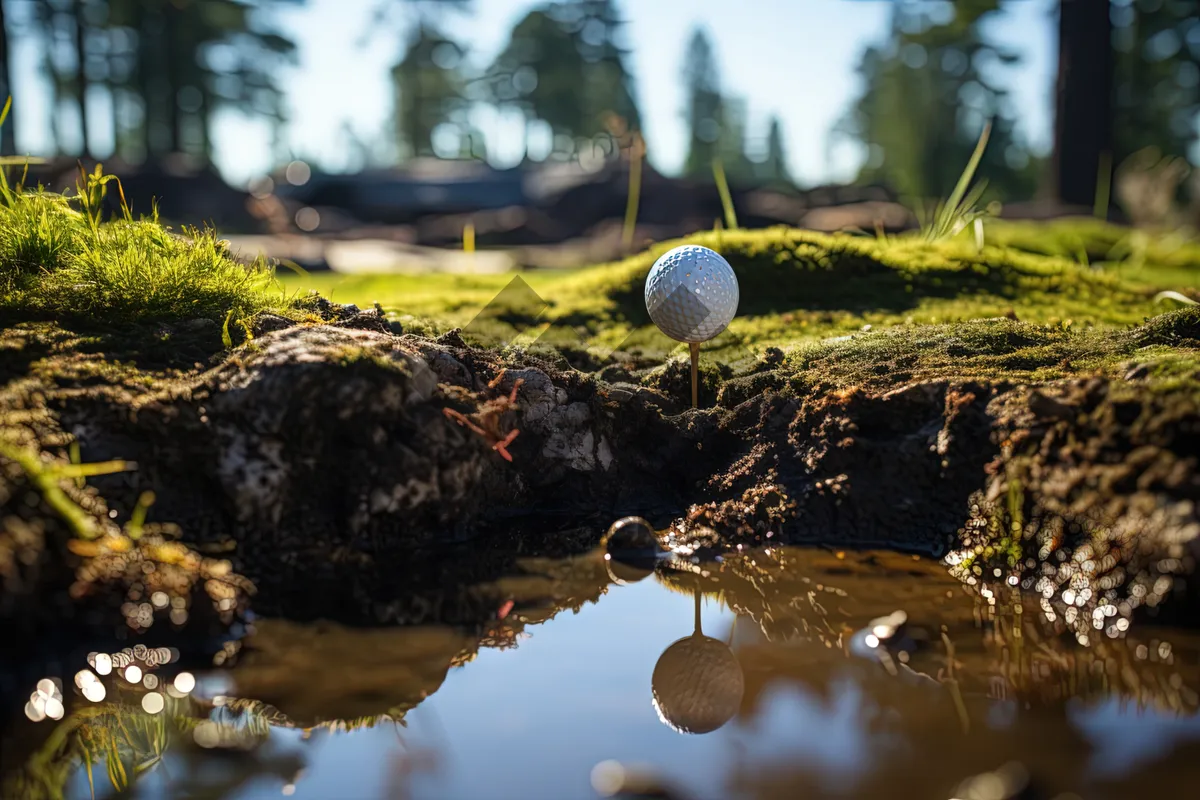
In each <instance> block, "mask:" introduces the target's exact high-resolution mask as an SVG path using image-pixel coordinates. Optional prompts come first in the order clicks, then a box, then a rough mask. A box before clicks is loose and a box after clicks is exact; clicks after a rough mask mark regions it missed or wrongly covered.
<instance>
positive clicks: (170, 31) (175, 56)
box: [163, 3, 193, 153]
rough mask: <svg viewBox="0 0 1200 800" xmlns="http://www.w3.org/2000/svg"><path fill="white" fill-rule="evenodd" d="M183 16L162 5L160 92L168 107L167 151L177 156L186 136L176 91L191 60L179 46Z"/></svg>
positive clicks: (168, 5) (180, 44)
mask: <svg viewBox="0 0 1200 800" xmlns="http://www.w3.org/2000/svg"><path fill="white" fill-rule="evenodd" d="M182 17H183V13H182V12H181V11H180V10H179V8H178V7H176V6H175V5H173V4H171V3H166V4H164V6H163V27H164V28H165V29H166V30H165V31H164V33H165V34H166V35H165V36H164V41H165V45H166V46H165V52H164V53H163V55H164V56H165V57H164V59H163V60H164V61H165V62H166V65H165V66H166V83H167V85H166V87H164V90H163V102H164V103H166V104H167V107H168V111H167V113H168V119H169V120H170V131H171V135H170V144H169V146H168V148H167V152H170V153H179V152H182V151H183V142H184V138H185V136H186V134H185V133H184V130H183V126H184V116H183V108H182V107H181V106H180V104H179V90H180V89H182V88H183V71H184V69H185V68H186V65H187V60H188V59H189V58H191V57H193V54H192V52H191V51H189V50H187V49H186V48H184V47H183V46H182V39H183V31H182V30H181V28H180V26H181V25H183V24H184V21H183V19H182Z"/></svg>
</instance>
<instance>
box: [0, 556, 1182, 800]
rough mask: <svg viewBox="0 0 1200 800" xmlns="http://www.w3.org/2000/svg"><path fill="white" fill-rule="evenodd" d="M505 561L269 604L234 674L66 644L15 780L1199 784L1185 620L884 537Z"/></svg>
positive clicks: (738, 791)
mask: <svg viewBox="0 0 1200 800" xmlns="http://www.w3.org/2000/svg"><path fill="white" fill-rule="evenodd" d="M510 572H511V574H509V575H506V576H505V577H502V578H500V579H499V580H496V581H489V582H488V583H486V584H481V585H477V586H471V587H467V588H464V589H463V591H464V592H470V593H472V594H473V596H474V597H475V598H477V599H478V600H479V602H481V603H482V602H486V603H491V604H492V606H493V607H494V611H493V612H491V613H490V619H487V620H483V621H481V622H480V624H479V625H477V626H474V627H471V628H469V629H464V628H462V627H450V626H443V625H437V624H429V625H419V626H406V627H391V628H386V629H362V628H348V627H344V626H340V625H335V624H332V623H317V624H299V623H294V622H285V621H278V620H265V619H264V620H257V621H255V622H254V624H253V626H252V629H251V630H250V631H249V632H248V633H247V635H246V636H245V637H244V638H243V639H242V640H241V641H240V642H237V643H231V644H230V646H229V647H228V648H227V650H226V651H225V652H224V653H223V658H224V660H226V661H227V663H228V664H231V665H232V666H225V667H222V668H220V669H215V668H195V667H192V668H190V670H189V671H188V672H187V673H181V670H182V668H183V666H187V665H183V664H181V663H180V662H179V661H178V660H177V659H176V656H177V655H178V654H177V653H173V652H172V651H170V649H169V648H162V651H161V652H159V653H157V655H155V653H156V652H157V651H156V650H155V649H154V648H150V649H148V650H140V649H138V650H135V649H134V647H133V646H131V648H130V652H128V653H122V652H120V651H118V652H116V653H97V654H93V655H92V657H91V658H90V659H87V660H85V661H86V662H90V663H85V661H81V662H80V663H78V664H71V665H65V666H59V667H58V668H57V672H54V673H52V674H49V675H48V676H47V677H48V678H49V679H50V680H49V681H47V682H45V683H43V684H39V685H38V686H34V685H30V686H29V687H28V689H27V691H31V692H32V693H33V696H32V697H31V706H27V707H26V708H25V709H24V712H25V713H21V712H20V711H17V712H16V713H15V714H13V715H11V717H10V719H8V720H7V722H6V724H5V727H4V732H3V739H2V743H3V753H4V756H3V759H2V760H0V764H2V766H3V770H4V774H3V776H0V784H2V785H3V786H4V787H5V791H6V792H8V794H6V795H5V796H6V797H7V796H14V797H43V796H44V797H49V796H54V795H55V792H56V790H59V789H61V790H62V791H63V792H64V794H65V796H67V797H73V798H87V797H92V796H93V795H94V796H95V797H113V796H122V795H121V792H125V793H126V795H125V796H133V797H228V798H275V797H280V796H289V797H297V798H561V799H562V800H569V799H570V798H593V797H597V796H610V795H612V794H613V793H620V792H624V793H625V794H623V795H620V796H626V797H634V796H654V797H677V798H695V799H696V800H700V798H725V797H749V798H785V797H826V796H828V797H862V798H879V797H896V798H950V797H962V798H981V799H982V798H1002V797H1021V798H1054V797H1060V798H1063V800H1066V798H1071V797H1083V798H1118V797H1130V796H1144V797H1155V796H1183V793H1184V792H1185V791H1188V793H1189V794H1190V791H1189V790H1190V789H1191V788H1193V787H1194V786H1195V785H1196V781H1197V780H1200V715H1197V708H1198V705H1200V697H1198V694H1197V693H1198V692H1200V638H1198V637H1197V636H1196V634H1195V633H1193V632H1187V631H1181V630H1174V629H1169V628H1164V627H1161V626H1155V625H1151V624H1135V625H1134V626H1132V627H1131V628H1130V629H1129V630H1128V631H1127V632H1122V633H1121V635H1120V636H1118V637H1116V638H1108V637H1104V636H1101V637H1098V641H1093V642H1092V643H1091V645H1090V646H1088V647H1083V646H1080V645H1079V644H1078V643H1077V641H1076V639H1075V637H1074V636H1073V635H1071V634H1070V633H1064V632H1062V631H1061V630H1059V629H1058V628H1056V627H1055V625H1056V623H1053V622H1051V621H1049V620H1047V619H1046V618H1045V616H1044V615H1042V613H1041V612H1040V610H1039V609H1038V606H1037V605H1036V604H1035V603H1028V604H1027V603H1024V602H1023V601H1022V599H1021V598H1020V595H1019V594H1017V593H1016V591H1015V590H1014V593H1013V594H1012V595H1011V596H1006V597H1003V598H1001V597H996V598H993V600H994V602H991V603H989V602H987V601H986V600H984V599H982V598H981V597H980V596H979V594H978V593H977V592H975V591H974V590H972V589H969V588H968V587H964V586H963V585H961V584H960V583H958V582H957V581H955V580H954V579H952V578H950V577H948V576H947V575H946V573H945V568H944V567H943V566H941V565H939V564H938V563H936V562H932V561H924V560H915V559H913V558H911V557H908V556H901V555H895V554H888V553H846V554H839V553H832V552H828V551H824V550H802V549H787V548H781V549H773V550H770V551H761V552H756V553H753V554H746V555H739V556H735V557H731V558H726V559H725V560H724V561H721V562H714V563H703V564H697V563H690V562H677V563H675V564H674V565H673V566H670V567H666V566H664V565H663V564H659V565H658V566H657V568H654V569H648V568H645V567H633V566H628V565H619V564H616V563H614V562H611V561H606V560H605V558H604V556H603V555H602V554H601V553H599V552H597V553H591V554H587V555H582V556H577V557H573V558H564V559H522V560H520V561H518V562H517V566H516V567H515V568H514V569H512V570H511V571H510ZM898 612H899V613H898ZM97 659H99V660H97ZM106 659H108V660H107V661H106ZM130 667H136V668H137V671H136V672H135V673H133V674H132V675H131V674H130V672H129V669H130ZM85 668H86V670H87V675H90V676H91V677H86V676H81V671H83V670H84V669H85ZM102 672H107V674H103V675H102V674H98V673H102ZM131 677H132V678H133V679H135V680H133V681H131ZM55 679H57V682H55ZM96 686H101V687H103V690H101V689H97V688H96ZM42 690H45V691H42ZM39 691H42V694H41V695H40V697H41V700H40V705H39V704H38V703H36V702H34V700H36V699H37V696H38V693H39ZM21 699H22V700H24V697H22V698H21ZM30 712H32V716H33V717H35V718H39V721H36V722H35V721H32V720H31V719H30V718H29V716H30V715H31V714H30ZM54 717H58V719H54ZM85 764H90V769H89V768H88V767H87V766H85Z"/></svg>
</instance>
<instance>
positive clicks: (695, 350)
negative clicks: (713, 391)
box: [688, 342, 700, 408]
mask: <svg viewBox="0 0 1200 800" xmlns="http://www.w3.org/2000/svg"><path fill="white" fill-rule="evenodd" d="M688 349H689V350H691V351H692V408H696V407H697V406H698V405H699V402H698V398H699V385H700V345H699V343H698V342H691V343H690V344H688Z"/></svg>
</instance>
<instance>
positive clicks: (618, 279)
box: [287, 222, 1200, 368]
mask: <svg viewBox="0 0 1200 800" xmlns="http://www.w3.org/2000/svg"><path fill="white" fill-rule="evenodd" d="M993 224H994V225H997V226H999V225H1001V223H999V222H996V223H993ZM988 230H989V231H990V230H991V225H989V228H988ZM1022 230H1024V229H1022ZM1103 230H1107V228H1103ZM1047 231H1048V233H1047V237H1048V239H1049V240H1050V242H1051V244H1048V245H1047V246H1046V247H1045V248H1044V249H1045V250H1047V251H1050V252H1048V253H1038V252H1033V251H1032V249H1029V248H1023V247H1019V246H1017V245H1016V244H1014V245H1013V246H1008V247H1000V246H990V245H989V246H987V247H985V248H984V249H983V251H982V252H977V251H976V248H975V245H974V243H973V242H972V241H970V240H969V239H967V238H960V239H955V240H952V241H941V242H933V243H930V242H926V241H924V240H923V239H920V238H918V237H915V236H900V237H891V238H887V239H874V238H866V237H856V236H849V235H829V234H820V233H815V232H812V231H802V230H795V229H787V228H773V229H769V230H761V231H725V232H719V231H712V232H706V233H701V234H697V235H695V236H691V237H688V238H686V239H680V240H675V241H669V242H663V243H661V244H658V245H655V246H654V247H652V248H650V249H649V250H647V251H646V252H644V253H641V254H638V255H636V256H633V257H631V258H628V259H625V260H623V261H619V262H616V263H613V264H606V265H600V266H596V267H591V268H586V269H581V270H574V271H562V272H537V271H534V272H523V273H520V274H519V275H518V274H507V275H474V276H457V275H420V276H416V275H398V276H311V277H309V278H303V279H301V278H290V277H289V278H288V279H287V285H288V287H289V289H291V288H297V289H301V288H303V289H311V288H315V289H317V290H320V291H324V292H330V293H332V295H333V296H334V297H335V298H336V299H338V300H340V301H342V302H355V303H359V304H366V303H369V302H374V301H378V302H380V303H381V304H382V305H383V306H385V307H386V308H388V309H389V312H390V313H391V314H393V315H399V314H411V315H416V316H417V317H419V318H421V319H423V320H426V321H428V324H429V325H431V326H432V327H433V328H435V329H437V330H446V329H448V328H450V327H454V326H463V327H465V329H466V330H465V332H464V335H465V336H466V338H467V339H468V341H471V340H475V341H478V342H481V343H488V344H507V343H512V342H514V341H523V342H525V343H526V344H528V342H529V341H531V340H534V339H536V341H537V342H538V343H539V344H543V345H549V346H553V347H557V348H559V349H560V350H564V351H566V350H585V351H588V352H589V353H591V355H592V356H593V357H594V358H600V359H603V358H605V357H607V356H608V355H610V354H612V353H613V352H614V351H619V352H621V353H634V354H640V355H642V356H647V357H651V358H657V359H663V358H665V357H667V356H670V355H672V354H678V353H679V350H678V347H679V346H678V344H677V343H675V342H672V341H671V340H669V339H667V338H666V337H665V336H663V335H662V334H661V333H659V332H658V330H657V329H656V328H655V327H654V326H653V325H651V324H650V321H649V318H648V316H647V314H646V311H645V307H644V303H643V299H642V292H643V285H644V280H645V276H646V274H647V273H648V272H649V270H650V267H651V266H652V265H653V263H654V261H655V259H657V258H658V256H660V255H661V254H662V253H664V252H665V251H666V250H668V249H670V248H672V247H675V246H677V245H679V244H683V243H689V242H690V243H696V244H702V245H705V246H708V247H712V248H714V249H716V250H718V251H720V252H721V253H722V254H723V255H724V256H725V257H726V258H727V259H728V260H729V262H730V264H731V265H732V266H733V268H734V270H735V271H736V272H737V274H738V280H739V283H740V286H741V303H740V306H739V316H738V318H737V319H735V320H734V322H733V324H732V325H730V327H729V329H728V330H727V331H726V332H725V333H723V334H721V335H720V336H719V337H717V338H716V339H714V340H713V341H711V342H708V343H706V344H705V346H704V352H705V354H706V356H708V357H710V358H714V359H717V360H719V361H722V362H723V363H726V364H731V365H735V366H737V367H739V368H740V367H742V366H747V365H749V364H751V363H753V360H754V358H755V357H756V356H757V354H758V353H760V352H762V351H763V350H764V349H766V348H767V347H771V346H777V347H796V346H803V345H808V344H812V343H816V342H819V341H821V340H823V339H827V338H830V337H836V336H841V335H846V334H850V333H854V332H857V331H860V330H861V329H862V328H863V327H864V326H865V325H870V326H872V327H873V328H887V327H893V326H903V325H936V324H946V323H955V322H960V321H966V320H972V319H978V318H987V317H1000V316H1012V317H1017V318H1019V319H1021V320H1023V321H1026V322H1030V323H1037V324H1044V325H1062V324H1066V325H1069V326H1073V327H1078V326H1080V325H1089V324H1090V325H1096V326H1108V327H1124V326H1128V325H1132V324H1136V323H1139V322H1141V321H1142V320H1144V319H1145V318H1146V317H1148V316H1152V315H1154V314H1156V313H1158V312H1159V311H1161V310H1163V309H1162V306H1155V304H1154V302H1153V294H1154V290H1155V288H1164V287H1170V288H1179V286H1180V284H1179V283H1178V282H1169V281H1168V280H1167V279H1166V278H1163V277H1162V276H1161V275H1159V274H1158V273H1156V272H1153V271H1152V270H1151V269H1149V268H1147V269H1145V270H1142V271H1140V272H1138V273H1137V275H1136V276H1135V275H1133V274H1132V270H1126V271H1124V272H1118V271H1113V270H1103V269H1094V268H1091V267H1087V266H1082V265H1081V264H1079V263H1077V262H1076V261H1074V260H1072V259H1071V258H1069V257H1066V255H1065V254H1066V248H1065V246H1059V245H1055V244H1053V242H1054V241H1055V240H1056V237H1060V236H1061V235H1062V234H1060V233H1059V232H1057V229H1056V228H1054V227H1053V226H1047ZM1009 232H1010V234H1012V237H1013V238H1014V240H1016V232H1017V229H1016V228H1013V229H1011V230H1010V231H1009ZM1031 235H1032V234H1031ZM1114 236H1115V234H1114ZM998 238H999V237H997V239H998ZM989 241H990V239H989ZM1166 247H1167V246H1166V245H1162V246H1161V247H1160V248H1159V249H1160V250H1164V252H1165V249H1166ZM1152 252H1155V253H1157V252H1158V250H1152ZM1172 252H1173V251H1172ZM1191 252H1192V251H1191V250H1186V251H1184V252H1183V254H1182V255H1180V254H1176V255H1174V256H1173V258H1174V260H1173V261H1171V267H1170V269H1172V270H1180V269H1184V267H1185V265H1190V268H1191V269H1193V270H1197V271H1200V255H1197V256H1196V257H1195V258H1194V260H1192V261H1188V260H1187V258H1191V256H1188V255H1187V253H1191ZM1164 268H1165V267H1164ZM1170 277H1171V278H1172V280H1173V279H1174V273H1171V276H1170ZM516 278H519V279H520V281H522V282H524V283H526V284H527V285H528V287H529V289H530V290H531V291H532V293H533V294H534V297H532V298H531V297H530V294H529V292H516V291H512V285H513V284H512V282H513V281H514V279H516ZM1159 278H1161V280H1160V279H1159ZM540 301H544V302H540ZM485 309H486V310H485Z"/></svg>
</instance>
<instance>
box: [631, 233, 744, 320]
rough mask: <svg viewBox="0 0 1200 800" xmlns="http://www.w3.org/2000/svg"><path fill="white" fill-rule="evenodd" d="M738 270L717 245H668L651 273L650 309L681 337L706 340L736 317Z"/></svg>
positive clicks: (651, 314)
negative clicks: (736, 270)
mask: <svg viewBox="0 0 1200 800" xmlns="http://www.w3.org/2000/svg"><path fill="white" fill-rule="evenodd" d="M737 306H738V283H737V276H736V275H734V274H733V267H731V266H729V262H728V261H726V260H725V259H724V258H722V257H721V255H720V254H719V253H717V252H716V251H713V250H710V249H708V248H707V247H700V246H699V245H691V244H689V245H683V246H681V247H676V248H674V249H672V250H668V251H667V252H666V253H664V254H663V255H662V256H661V257H660V258H659V259H658V261H656V262H654V266H653V267H651V268H650V274H649V275H647V276H646V310H647V311H649V312H650V319H652V320H653V321H654V324H655V325H657V326H658V327H659V329H660V330H661V331H662V332H663V333H665V334H666V335H667V336H670V337H671V338H672V339H675V340H676V341H679V342H688V343H691V344H697V343H699V342H707V341H708V340H709V339H712V338H713V337H714V336H716V335H717V334H719V333H720V332H721V331H723V330H725V328H726V327H727V326H728V325H729V323H730V322H732V321H733V317H734V315H735V314H736V313H737Z"/></svg>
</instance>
